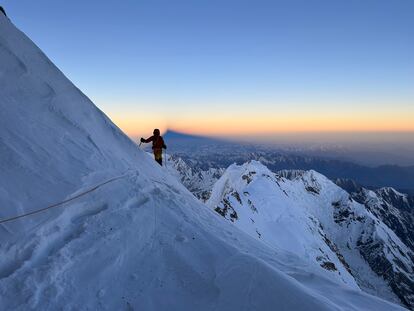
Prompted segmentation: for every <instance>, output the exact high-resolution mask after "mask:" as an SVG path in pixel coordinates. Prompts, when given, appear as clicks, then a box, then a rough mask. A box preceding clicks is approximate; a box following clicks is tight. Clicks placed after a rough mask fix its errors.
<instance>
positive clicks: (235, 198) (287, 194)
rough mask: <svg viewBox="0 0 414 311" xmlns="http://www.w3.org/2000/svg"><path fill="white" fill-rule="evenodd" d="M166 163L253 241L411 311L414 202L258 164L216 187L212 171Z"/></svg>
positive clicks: (233, 169) (387, 191)
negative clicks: (346, 187)
mask: <svg viewBox="0 0 414 311" xmlns="http://www.w3.org/2000/svg"><path fill="white" fill-rule="evenodd" d="M169 165H170V171H171V170H174V169H175V171H176V172H175V175H176V176H179V177H180V180H181V181H182V182H183V184H184V185H186V186H187V184H188V180H192V184H191V187H192V188H196V190H195V191H194V194H195V195H196V196H198V197H199V198H200V199H201V200H203V201H204V197H200V196H199V195H198V194H199V193H200V190H201V189H203V190H204V193H207V197H209V200H208V201H207V202H206V203H207V205H208V206H209V207H210V208H211V209H212V210H215V211H216V212H217V213H218V214H220V215H222V216H223V217H224V218H226V219H227V220H228V221H229V222H231V223H233V224H234V225H235V226H237V227H238V228H240V229H241V230H242V231H244V232H246V233H248V234H249V235H250V236H252V237H254V238H255V239H257V240H258V241H261V242H263V243H265V244H266V245H269V246H271V247H274V248H276V249H282V250H284V251H288V252H291V253H293V254H295V255H298V256H300V257H301V258H306V259H307V261H308V264H312V265H314V266H315V267H319V269H320V270H321V273H323V274H325V275H326V276H327V277H330V278H335V279H337V280H338V281H339V282H343V283H344V284H346V285H347V286H350V287H357V288H358V287H359V288H361V289H363V290H364V291H366V292H369V293H372V294H374V295H377V296H379V297H383V298H384V297H385V298H387V299H388V300H390V301H395V302H399V303H402V304H404V305H407V306H410V307H413V306H414V305H413V303H414V300H413V293H414V282H413V280H414V273H413V267H414V256H413V254H414V253H413V243H412V242H413V236H412V235H413V230H412V219H413V218H412V216H413V210H412V207H413V206H414V204H413V202H412V201H410V199H409V198H408V197H407V196H406V195H404V194H401V193H398V192H397V191H395V190H394V189H392V188H383V189H379V190H378V191H371V190H367V189H364V188H359V189H358V191H357V192H351V194H350V193H348V192H346V191H345V190H343V189H342V188H340V187H339V186H337V185H336V184H334V183H333V182H332V181H330V180H328V179H327V178H326V177H325V176H323V175H321V174H318V173H317V172H315V171H295V170H285V171H280V172H278V173H276V174H275V173H273V172H271V171H269V170H268V169H267V168H266V167H265V166H264V165H262V164H261V163H260V162H256V161H252V162H249V163H246V164H244V165H241V166H238V165H232V166H230V167H229V168H228V169H227V170H226V171H225V172H224V173H223V174H222V177H221V178H218V177H217V178H216V182H215V183H212V182H211V179H212V175H211V174H209V171H211V170H209V171H199V168H197V167H195V168H194V167H192V165H191V164H186V163H185V162H184V163H183V160H182V159H179V158H170V162H169ZM194 171H198V174H193V173H192V172H194ZM188 172H190V173H188ZM214 172H215V177H216V175H218V171H217V169H215V170H214ZM173 175H174V174H173ZM188 176H191V178H188ZM206 176H208V178H206ZM204 180H205V182H204ZM211 184H214V187H211V188H209V187H210V185H211ZM189 189H190V190H191V188H189ZM406 211H410V212H411V214H410V213H408V212H406Z"/></svg>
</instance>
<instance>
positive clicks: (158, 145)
mask: <svg viewBox="0 0 414 311" xmlns="http://www.w3.org/2000/svg"><path fill="white" fill-rule="evenodd" d="M150 142H152V151H153V152H154V158H155V161H157V162H158V163H159V165H161V166H162V149H167V146H166V145H165V143H164V139H163V138H162V136H161V134H160V130H159V129H155V130H154V132H153V135H152V136H151V137H150V138H147V139H145V138H143V137H141V143H150Z"/></svg>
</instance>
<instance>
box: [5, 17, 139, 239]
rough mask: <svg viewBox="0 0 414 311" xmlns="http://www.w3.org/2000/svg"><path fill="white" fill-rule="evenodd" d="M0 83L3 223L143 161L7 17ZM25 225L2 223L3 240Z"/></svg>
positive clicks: (127, 141) (111, 125)
mask: <svg viewBox="0 0 414 311" xmlns="http://www.w3.org/2000/svg"><path fill="white" fill-rule="evenodd" d="M0 85H1V87H0V120H1V122H0V133H1V137H0V154H1V161H0V171H1V174H0V205H1V209H0V219H2V218H7V217H9V216H14V215H16V214H20V213H24V212H28V211H31V210H35V209H39V208H43V207H45V206H47V205H50V204H53V203H56V202H58V201H60V200H62V199H63V198H65V197H66V196H67V195H68V194H70V193H72V192H74V191H75V190H77V189H78V188H79V187H80V186H82V185H85V184H90V185H93V184H94V183H96V182H98V181H102V180H104V179H105V178H108V177H113V176H114V175H119V172H124V171H126V170H127V169H128V168H131V167H136V163H137V162H140V161H141V159H142V157H143V155H142V154H141V153H138V152H137V149H136V146H134V144H133V143H132V142H131V141H130V140H129V139H128V138H127V137H126V136H125V135H124V134H123V133H122V132H121V131H120V130H119V129H118V128H117V127H116V126H115V125H114V124H113V123H112V122H111V121H110V120H109V119H108V118H107V117H106V116H105V115H104V114H103V113H102V112H101V111H100V110H99V109H97V108H96V107H95V106H94V105H93V103H91V102H90V100H89V99H88V98H87V97H86V96H85V95H84V94H82V93H81V92H80V91H79V90H78V89H77V88H76V87H75V86H74V85H73V84H72V83H71V82H70V81H69V80H68V79H67V78H66V77H65V76H64V75H63V74H62V73H61V72H60V71H59V70H58V69H57V68H56V67H55V66H54V65H53V64H52V63H51V62H50V60H49V59H48V58H47V57H46V56H45V55H44V54H43V53H42V52H41V51H40V50H39V49H38V48H37V47H36V46H35V45H34V44H33V42H31V41H30V40H29V39H28V38H27V37H26V36H25V35H24V34H22V33H21V32H20V31H19V30H17V29H16V28H15V27H14V26H13V25H12V24H11V23H10V22H9V20H8V19H7V18H6V17H4V16H3V15H2V14H0ZM143 165H145V164H143ZM42 219H43V218H42V217H37V218H33V219H29V220H25V222H24V226H25V227H26V228H27V221H29V222H31V221H32V220H33V222H34V223H33V224H36V223H37V222H38V221H39V220H42ZM21 225H23V223H22V222H20V221H17V222H14V223H13V224H7V225H3V226H0V241H1V240H3V239H9V238H10V234H12V233H16V232H17V231H18V230H20V229H19V228H20V227H21Z"/></svg>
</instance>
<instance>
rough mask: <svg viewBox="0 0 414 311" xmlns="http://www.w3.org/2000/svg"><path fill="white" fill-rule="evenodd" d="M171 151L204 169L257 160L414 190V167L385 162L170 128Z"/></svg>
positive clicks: (273, 167)
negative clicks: (359, 161) (363, 161)
mask: <svg viewBox="0 0 414 311" xmlns="http://www.w3.org/2000/svg"><path fill="white" fill-rule="evenodd" d="M164 136H165V138H166V141H167V144H168V147H169V149H168V151H169V153H172V154H176V155H178V156H180V157H181V158H183V159H184V160H189V161H190V162H192V163H194V162H197V166H198V167H199V168H201V169H205V170H206V169H208V168H211V167H214V168H227V167H228V166H229V165H231V164H233V163H237V164H243V163H245V162H247V161H250V160H257V161H260V162H262V163H263V164H265V165H266V166H267V167H268V168H269V169H270V170H272V171H279V170H283V169H291V170H292V169H293V170H310V169H313V170H316V171H318V172H320V173H322V174H324V175H325V176H327V177H328V178H330V179H332V180H335V179H338V178H341V179H351V180H354V181H355V182H357V183H359V184H361V185H362V186H364V187H366V188H381V187H394V188H396V189H398V190H399V191H401V192H404V193H409V194H413V193H414V166H407V167H403V166H397V165H382V166H377V167H369V166H364V165H361V164H357V163H353V162H350V161H344V160H341V159H333V158H330V157H329V158H328V157H323V156H310V155H308V154H307V153H306V151H303V152H294V153H293V152H289V151H284V150H280V149H276V148H271V147H269V146H263V145H255V144H248V143H240V142H232V141H227V140H220V139H216V138H209V137H203V136H195V135H187V134H183V133H178V132H174V131H168V132H167V133H166V134H165V135H164Z"/></svg>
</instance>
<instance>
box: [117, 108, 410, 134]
mask: <svg viewBox="0 0 414 311" xmlns="http://www.w3.org/2000/svg"><path fill="white" fill-rule="evenodd" d="M367 114H368V113H363V114H362V113H359V114H358V115H356V114H350V113H343V114H341V115H338V114H334V113H330V114H329V113H323V114H322V113H320V114H318V115H309V114H305V113H302V114H299V113H284V114H277V115H275V114H274V113H271V114H270V113H269V114H268V115H263V114H257V113H256V114H255V113H252V114H247V113H239V114H236V113H235V114H233V115H230V114H229V113H226V114H224V113H222V114H217V115H213V114H208V115H207V114H205V115H202V114H200V113H199V114H195V113H192V114H188V115H185V114H179V115H177V116H174V115H172V116H170V119H169V120H168V121H167V120H166V118H162V117H160V115H159V114H148V113H147V114H145V116H144V117H143V116H142V114H141V115H135V114H134V113H126V114H109V116H110V117H111V119H112V120H113V121H114V122H115V124H117V125H118V126H119V127H120V128H121V129H122V130H123V131H124V132H125V133H126V134H128V135H129V136H131V137H137V136H139V135H149V134H151V133H152V130H153V128H155V127H157V128H159V129H160V130H161V131H162V132H163V131H165V130H167V129H174V130H176V131H179V132H183V133H191V134H199V135H207V136H242V135H263V134H288V133H317V132H413V131H414V122H413V120H414V116H413V115H412V114H411V113H407V112H405V113H404V112H401V111H400V112H393V113H390V112H382V113H378V112H377V113H375V115H367ZM194 115H195V116H194Z"/></svg>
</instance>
